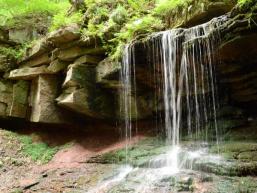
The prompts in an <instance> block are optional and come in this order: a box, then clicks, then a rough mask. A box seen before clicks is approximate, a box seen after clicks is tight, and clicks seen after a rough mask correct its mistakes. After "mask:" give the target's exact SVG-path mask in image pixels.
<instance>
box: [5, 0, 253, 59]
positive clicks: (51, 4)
mask: <svg viewBox="0 0 257 193" xmlns="http://www.w3.org/2000/svg"><path fill="white" fill-rule="evenodd" d="M224 1H227V0H224ZM196 2H201V3H202V4H204V3H206V2H207V1H206V0H197V1H193V0H127V1H125V0H85V9H84V10H81V11H77V12H74V13H72V14H68V13H69V11H68V10H69V8H70V6H71V5H70V3H69V1H68V0H28V1H24V0H0V23H1V24H2V25H5V26H6V25H7V26H9V27H10V26H11V27H16V26H17V25H21V26H24V22H26V21H29V22H28V23H30V24H31V23H32V24H35V22H36V21H34V22H33V19H34V18H37V17H43V18H45V20H46V21H42V20H39V22H38V20H37V23H40V22H41V23H44V22H49V23H50V24H49V26H48V30H49V31H53V30H56V29H58V28H60V27H63V26H66V25H69V24H70V23H79V24H81V26H82V33H83V35H84V36H85V38H87V37H92V36H97V37H100V38H101V40H102V42H103V45H104V46H105V48H106V50H107V52H108V53H109V54H110V55H112V56H114V57H118V56H119V55H120V50H121V49H120V48H122V46H123V45H124V44H125V43H127V42H130V41H132V40H133V39H134V38H135V37H138V36H139V37H142V36H144V35H146V34H148V33H151V32H154V31H160V30H163V29H165V28H168V27H169V25H170V19H168V20H167V18H169V17H171V16H172V17H173V16H174V14H176V13H178V12H180V13H182V12H183V13H184V12H185V11H186V12H187V11H188V10H189V9H190V8H191V7H192V4H195V3H196ZM237 2H238V5H239V6H240V7H245V6H249V5H251V3H252V2H254V0H237ZM35 15H36V16H35ZM28 16H31V17H28ZM26 17H27V19H24V18H26ZM49 20H50V21H49ZM30 21H32V22H30ZM39 25H40V24H39Z"/></svg>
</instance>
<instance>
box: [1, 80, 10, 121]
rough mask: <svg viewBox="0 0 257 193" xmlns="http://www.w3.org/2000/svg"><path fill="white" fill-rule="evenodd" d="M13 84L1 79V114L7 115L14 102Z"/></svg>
mask: <svg viewBox="0 0 257 193" xmlns="http://www.w3.org/2000/svg"><path fill="white" fill-rule="evenodd" d="M12 88H13V84H12V83H11V82H9V81H6V80H1V81H0V91H1V92H0V116H2V117H6V116H7V114H8V112H9V111H10V108H11V104H12Z"/></svg>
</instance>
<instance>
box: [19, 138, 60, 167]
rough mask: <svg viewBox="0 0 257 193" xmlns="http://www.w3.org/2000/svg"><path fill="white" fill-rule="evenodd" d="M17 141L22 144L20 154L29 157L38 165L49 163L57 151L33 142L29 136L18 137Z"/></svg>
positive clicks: (44, 144)
mask: <svg viewBox="0 0 257 193" xmlns="http://www.w3.org/2000/svg"><path fill="white" fill-rule="evenodd" d="M19 140H20V142H21V143H22V152H23V153H24V154H25V155H26V156H29V157H31V159H32V160H34V161H38V162H40V163H47V162H49V161H50V160H51V159H52V157H53V156H54V155H55V153H56V152H57V151H58V148H57V147H50V146H49V145H48V144H46V143H43V142H39V143H35V142H33V141H32V138H31V137H30V136H25V135H24V136H19Z"/></svg>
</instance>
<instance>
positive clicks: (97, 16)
mask: <svg viewBox="0 0 257 193" xmlns="http://www.w3.org/2000/svg"><path fill="white" fill-rule="evenodd" d="M154 4H155V3H154V1H153V0H137V1H136V0H129V1H125V0H115V1H114V0H111V1H110V0H109V1H107V0H96V1H92V0H86V5H87V8H88V9H87V12H86V16H87V17H88V20H87V28H85V29H84V30H83V34H84V36H85V38H87V37H90V36H97V37H100V39H101V40H102V42H103V45H104V47H105V48H106V50H107V51H108V53H109V54H110V55H111V56H113V57H114V58H117V57H119V56H120V52H121V50H122V48H123V46H124V44H126V43H128V42H129V41H132V40H133V39H134V38H135V37H136V36H138V35H146V34H148V33H150V32H153V31H157V30H160V29H162V28H163V25H162V21H161V20H160V19H158V18H157V17H154V16H153V15H151V10H152V9H153V8H154Z"/></svg>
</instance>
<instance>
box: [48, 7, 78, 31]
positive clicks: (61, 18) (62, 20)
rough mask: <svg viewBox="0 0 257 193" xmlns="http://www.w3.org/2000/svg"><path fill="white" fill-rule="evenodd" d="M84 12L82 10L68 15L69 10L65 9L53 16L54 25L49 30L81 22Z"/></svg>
mask: <svg viewBox="0 0 257 193" xmlns="http://www.w3.org/2000/svg"><path fill="white" fill-rule="evenodd" d="M82 18H83V14H82V13H80V12H76V13H73V14H72V15H70V16H67V10H63V11H61V12H59V13H57V14H56V15H54V17H53V21H52V25H51V27H50V29H49V31H54V30H56V29H58V28H60V27H64V26H67V25H69V24H72V23H81V22H82Z"/></svg>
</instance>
